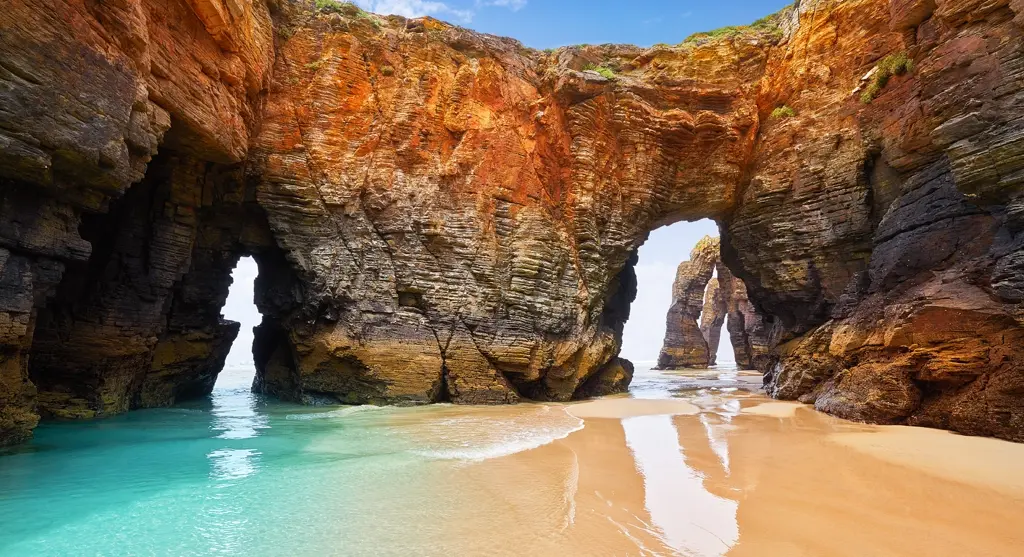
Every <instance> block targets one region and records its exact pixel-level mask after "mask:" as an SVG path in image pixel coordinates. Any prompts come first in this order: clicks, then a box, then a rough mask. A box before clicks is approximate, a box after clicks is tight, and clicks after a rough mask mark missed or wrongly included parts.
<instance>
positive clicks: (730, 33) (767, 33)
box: [682, 6, 793, 44]
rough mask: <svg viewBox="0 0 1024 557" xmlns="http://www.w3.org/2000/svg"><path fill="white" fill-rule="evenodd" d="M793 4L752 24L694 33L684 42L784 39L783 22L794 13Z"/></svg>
mask: <svg viewBox="0 0 1024 557" xmlns="http://www.w3.org/2000/svg"><path fill="white" fill-rule="evenodd" d="M792 11H793V6H786V7H785V8H783V9H782V10H780V11H778V12H776V13H774V14H771V15H768V16H765V17H762V18H761V19H759V20H757V21H755V22H753V23H751V24H750V25H730V26H728V27H720V28H718V29H713V30H711V31H702V32H700V33H694V34H693V35H690V36H689V37H687V38H686V40H684V41H683V43H682V44H692V43H703V42H707V41H712V40H716V39H738V38H744V37H749V38H756V37H763V38H767V39H769V40H771V41H780V40H782V36H783V31H782V22H783V21H785V20H786V18H787V17H789V15H790V14H791V13H792Z"/></svg>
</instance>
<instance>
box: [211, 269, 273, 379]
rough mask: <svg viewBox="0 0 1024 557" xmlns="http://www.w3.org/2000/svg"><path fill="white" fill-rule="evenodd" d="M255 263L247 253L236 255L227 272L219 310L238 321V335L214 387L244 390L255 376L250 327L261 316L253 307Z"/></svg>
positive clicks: (256, 323) (256, 270)
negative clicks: (224, 296)
mask: <svg viewBox="0 0 1024 557" xmlns="http://www.w3.org/2000/svg"><path fill="white" fill-rule="evenodd" d="M258 275H259V265H258V264H257V263H256V260H255V259H254V258H253V257H252V256H251V255H244V256H242V257H240V258H239V260H238V263H237V264H236V265H235V268H234V269H232V271H231V286H230V287H229V288H228V297H227V300H226V301H225V302H224V307H223V309H221V315H222V316H223V318H224V319H226V320H228V321H235V322H237V323H238V324H239V328H238V336H236V337H235V340H234V342H233V343H232V344H231V350H230V351H229V352H228V356H227V358H226V359H225V361H224V369H223V370H221V372H220V375H219V376H218V377H217V382H216V384H215V385H214V388H215V389H240V388H245V389H248V388H250V387H252V384H253V380H254V379H255V377H256V364H255V360H254V359H253V337H254V332H253V331H254V329H255V328H256V327H257V326H259V324H260V321H261V320H262V319H263V317H262V315H261V314H260V311H259V308H257V307H256V277H257V276H258Z"/></svg>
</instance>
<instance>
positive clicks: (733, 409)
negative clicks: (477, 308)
mask: <svg viewBox="0 0 1024 557" xmlns="http://www.w3.org/2000/svg"><path fill="white" fill-rule="evenodd" d="M681 396H683V398H679V399H668V400H666V399H660V400H659V399H640V398H610V399H602V400H598V401H593V402H587V403H581V404H573V405H568V406H567V407H566V409H567V410H568V412H569V413H570V414H572V415H574V416H577V417H579V418H580V419H582V420H583V427H582V428H580V429H578V430H576V431H574V432H572V433H570V434H569V435H568V436H566V437H565V438H562V439H557V440H554V441H553V442H551V443H549V444H546V445H544V446H540V447H537V448H534V449H531V450H527V451H523V452H518V453H515V454H511V455H507V456H502V457H500V458H493V459H486V460H482V461H479V462H473V463H467V464H466V465H465V466H463V467H461V468H459V469H458V471H457V473H453V474H452V476H451V478H450V479H449V480H450V481H451V482H453V483H457V484H458V485H459V488H458V490H459V492H460V493H461V494H463V495H464V496H466V497H468V498H470V499H472V498H475V497H477V496H479V494H481V493H486V501H481V503H480V507H478V508H476V509H474V508H473V505H470V506H468V507H467V508H466V509H464V512H459V513H456V514H457V515H458V518H457V521H458V523H459V524H460V526H461V527H460V532H461V536H460V542H459V543H456V544H455V545H449V546H448V547H449V548H450V549H452V550H455V551H457V550H458V546H459V545H461V544H463V543H465V544H466V545H465V546H464V547H465V548H470V547H472V548H476V549H479V548H480V547H482V546H484V547H488V549H489V550H491V551H494V552H495V553H498V554H501V553H503V549H505V548H506V547H505V546H504V545H503V544H497V545H493V544H490V543H488V542H487V541H486V540H482V539H481V538H480V536H482V535H491V534H484V533H483V532H481V531H480V529H479V527H483V526H484V525H485V524H487V525H490V524H491V523H492V521H491V519H490V518H489V517H487V516H484V515H487V514H489V513H491V512H493V511H494V510H495V509H501V512H502V513H503V514H504V513H507V514H506V516H505V517H504V518H505V520H504V524H505V526H503V528H502V530H503V531H502V536H503V537H504V538H507V539H508V540H514V543H515V547H516V550H517V552H520V553H521V552H524V551H526V552H528V553H530V554H533V555H702V556H705V555H710V556H714V555H735V556H757V557H764V556H787V557H792V556H824V555H837V556H850V557H863V556H865V555H873V556H874V555H879V556H903V557H905V556H914V555H921V556H938V555H949V556H958V557H962V556H964V555H1005V556H1016V555H1020V554H1021V553H1020V552H1021V548H1022V547H1024V531H1022V530H1021V529H1020V527H1019V526H1020V524H1024V490H1022V489H1021V487H1022V481H1024V467H1021V465H1020V463H1021V462H1024V445H1018V444H1013V443H1008V442H1003V441H996V440H991V439H978V438H970V437H963V436H958V435H953V434H949V433H946V432H936V431H931V430H925V429H919V428H906V427H879V426H868V425H862V424H856V423H851V422H846V421H843V420H839V419H836V418H832V417H829V416H827V415H824V414H821V413H818V412H816V411H814V410H813V409H812V408H809V407H805V406H802V405H798V404H794V403H783V402H777V401H772V400H770V399H767V398H765V397H763V396H761V395H757V394H748V393H744V392H742V391H735V392H719V391H701V390H697V391H694V392H692V393H691V394H689V395H681ZM464 502H465V501H464ZM454 541H455V540H454V539H453V538H451V537H448V538H447V542H449V543H451V542H454Z"/></svg>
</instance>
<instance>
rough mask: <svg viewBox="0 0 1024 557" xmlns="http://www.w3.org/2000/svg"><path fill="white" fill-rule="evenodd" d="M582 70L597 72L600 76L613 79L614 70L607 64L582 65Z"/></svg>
mask: <svg viewBox="0 0 1024 557" xmlns="http://www.w3.org/2000/svg"><path fill="white" fill-rule="evenodd" d="M583 71H585V72H587V71H590V72H597V73H598V74H600V75H601V77H603V78H605V79H615V70H613V69H611V68H609V67H607V66H597V65H595V64H587V65H586V66H583Z"/></svg>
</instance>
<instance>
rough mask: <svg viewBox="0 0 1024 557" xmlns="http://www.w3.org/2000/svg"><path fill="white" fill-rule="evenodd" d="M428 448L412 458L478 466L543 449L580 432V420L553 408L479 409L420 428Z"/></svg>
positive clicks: (425, 424)
mask: <svg viewBox="0 0 1024 557" xmlns="http://www.w3.org/2000/svg"><path fill="white" fill-rule="evenodd" d="M420 427H421V428H422V430H423V431H422V434H421V435H419V436H418V438H419V439H427V440H428V441H427V444H428V445H430V448H427V449H416V450H413V451H412V452H413V453H414V454H417V455H420V456H423V457H427V458H431V459H439V460H464V461H471V462H479V461H483V460H488V459H492V458H500V457H503V456H509V455H513V454H516V453H520V452H523V451H529V450H531V449H536V448H538V447H543V446H544V445H547V444H549V443H552V442H554V441H557V440H559V439H565V438H566V437H568V436H569V435H571V434H572V433H574V432H576V431H579V430H581V429H583V420H581V419H579V418H577V417H575V416H572V415H571V414H569V413H568V412H567V411H566V410H565V409H564V408H561V407H553V406H529V407H521V408H517V407H504V408H496V409H487V411H484V410H483V409H481V410H480V411H478V412H477V413H474V414H471V415H468V416H460V417H452V418H446V419H441V420H428V421H425V422H424V423H423V424H421V426H420Z"/></svg>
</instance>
